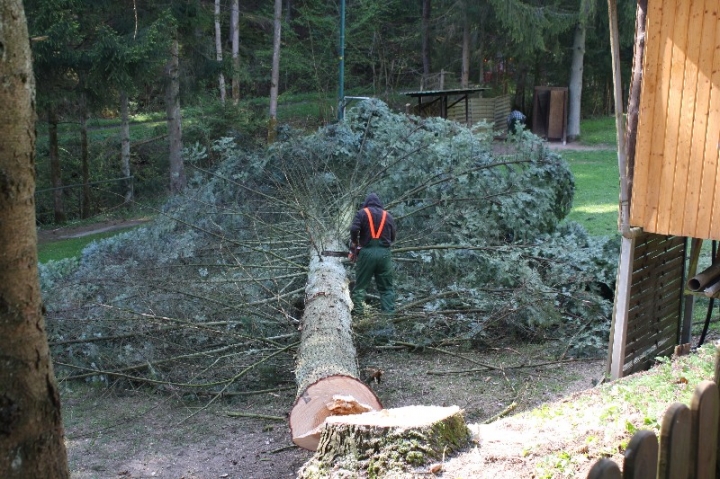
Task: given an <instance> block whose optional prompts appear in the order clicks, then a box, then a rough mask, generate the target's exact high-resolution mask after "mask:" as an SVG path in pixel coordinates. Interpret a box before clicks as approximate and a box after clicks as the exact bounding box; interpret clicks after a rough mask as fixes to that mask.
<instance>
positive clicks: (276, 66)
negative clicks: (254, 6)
mask: <svg viewBox="0 0 720 479" xmlns="http://www.w3.org/2000/svg"><path fill="white" fill-rule="evenodd" d="M281 28H282V0H275V20H274V34H273V56H272V74H271V76H270V122H269V123H268V143H273V142H275V140H276V138H277V103H278V89H279V86H278V83H279V82H280V38H281V36H280V34H281Z"/></svg>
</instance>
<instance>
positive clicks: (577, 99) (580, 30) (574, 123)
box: [567, 22, 586, 141]
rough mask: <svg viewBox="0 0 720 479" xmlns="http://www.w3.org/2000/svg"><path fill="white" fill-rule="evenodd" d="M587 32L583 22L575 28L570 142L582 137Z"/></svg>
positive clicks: (571, 69)
mask: <svg viewBox="0 0 720 479" xmlns="http://www.w3.org/2000/svg"><path fill="white" fill-rule="evenodd" d="M585 32H586V27H585V24H584V23H583V22H579V23H578V24H577V26H576V27H575V37H574V41H573V54H572V64H571V67H570V81H569V88H568V93H569V98H568V103H569V104H568V133H567V139H568V140H569V141H576V140H577V139H578V138H579V137H580V111H581V104H582V78H583V61H584V58H585Z"/></svg>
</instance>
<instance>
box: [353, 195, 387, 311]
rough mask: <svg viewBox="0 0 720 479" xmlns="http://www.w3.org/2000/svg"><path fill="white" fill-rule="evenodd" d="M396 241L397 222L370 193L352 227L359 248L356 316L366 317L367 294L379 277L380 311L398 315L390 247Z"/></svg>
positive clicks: (354, 301) (354, 289) (355, 295)
mask: <svg viewBox="0 0 720 479" xmlns="http://www.w3.org/2000/svg"><path fill="white" fill-rule="evenodd" d="M394 241H395V221H394V220H393V217H392V215H391V214H390V213H388V212H387V211H385V210H384V209H383V204H382V201H380V198H379V197H378V195H376V194H375V193H370V194H369V195H368V196H367V198H366V199H365V202H364V203H363V205H362V207H361V208H360V210H358V212H357V213H356V214H355V218H354V219H353V222H352V225H350V242H351V243H352V245H353V248H358V249H359V252H358V257H357V263H356V266H355V268H356V269H355V287H354V288H353V290H352V295H351V296H352V301H353V304H354V309H353V313H357V314H362V313H363V312H364V308H365V303H364V301H365V292H366V289H367V287H368V285H369V284H370V281H371V280H372V278H373V277H375V285H376V286H377V289H378V292H379V293H380V308H381V309H382V311H383V312H385V313H388V314H391V313H393V312H394V311H395V290H394V289H393V271H392V258H391V256H390V246H391V245H392V244H393V242H394Z"/></svg>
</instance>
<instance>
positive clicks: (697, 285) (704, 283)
mask: <svg viewBox="0 0 720 479" xmlns="http://www.w3.org/2000/svg"><path fill="white" fill-rule="evenodd" d="M718 280H720V262H718V263H715V264H713V265H712V266H710V267H709V268H706V269H704V270H703V271H702V272H700V273H698V274H696V275H695V276H693V277H692V278H690V279H689V280H688V282H687V287H688V289H689V290H691V291H704V290H705V289H706V288H707V287H709V286H711V285H713V284H714V283H715V282H717V281H718Z"/></svg>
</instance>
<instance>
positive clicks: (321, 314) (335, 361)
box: [290, 242, 382, 450]
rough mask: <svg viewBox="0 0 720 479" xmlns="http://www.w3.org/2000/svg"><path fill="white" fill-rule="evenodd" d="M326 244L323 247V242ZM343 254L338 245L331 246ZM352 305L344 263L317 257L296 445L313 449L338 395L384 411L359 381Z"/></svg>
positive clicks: (300, 371) (298, 371)
mask: <svg viewBox="0 0 720 479" xmlns="http://www.w3.org/2000/svg"><path fill="white" fill-rule="evenodd" d="M321 244H323V243H321ZM325 244H330V245H332V246H330V249H334V250H339V249H341V248H342V245H341V244H340V243H339V242H327V243H325ZM351 305H352V302H351V300H350V292H349V290H348V281H347V277H346V274H345V268H344V267H343V265H342V263H341V261H340V259H339V258H332V257H327V256H325V257H324V256H321V255H319V254H318V252H313V255H312V259H311V261H310V269H309V272H308V282H307V285H306V287H305V310H304V313H303V317H302V335H301V338H300V348H299V349H298V354H297V365H296V368H295V377H296V381H297V385H298V395H297V399H296V401H295V405H294V406H293V408H292V411H291V412H290V431H291V435H292V440H293V442H295V444H297V445H298V446H300V447H303V448H305V449H310V450H314V449H315V448H316V447H317V444H318V442H319V440H320V429H321V428H322V425H323V422H324V420H325V418H326V417H328V416H330V415H332V414H333V411H331V409H330V408H328V404H330V403H332V401H333V396H336V395H342V396H352V398H354V400H356V401H357V402H358V403H360V404H364V405H367V406H368V407H369V409H367V408H365V409H364V410H366V411H367V410H379V409H382V405H381V404H380V401H379V400H378V399H377V397H376V396H375V393H373V392H372V390H371V389H370V388H369V387H368V386H366V385H365V384H363V383H362V382H361V381H360V380H359V379H358V375H359V373H358V369H357V359H356V353H355V346H354V345H353V341H352V318H351V316H350V309H351Z"/></svg>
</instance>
